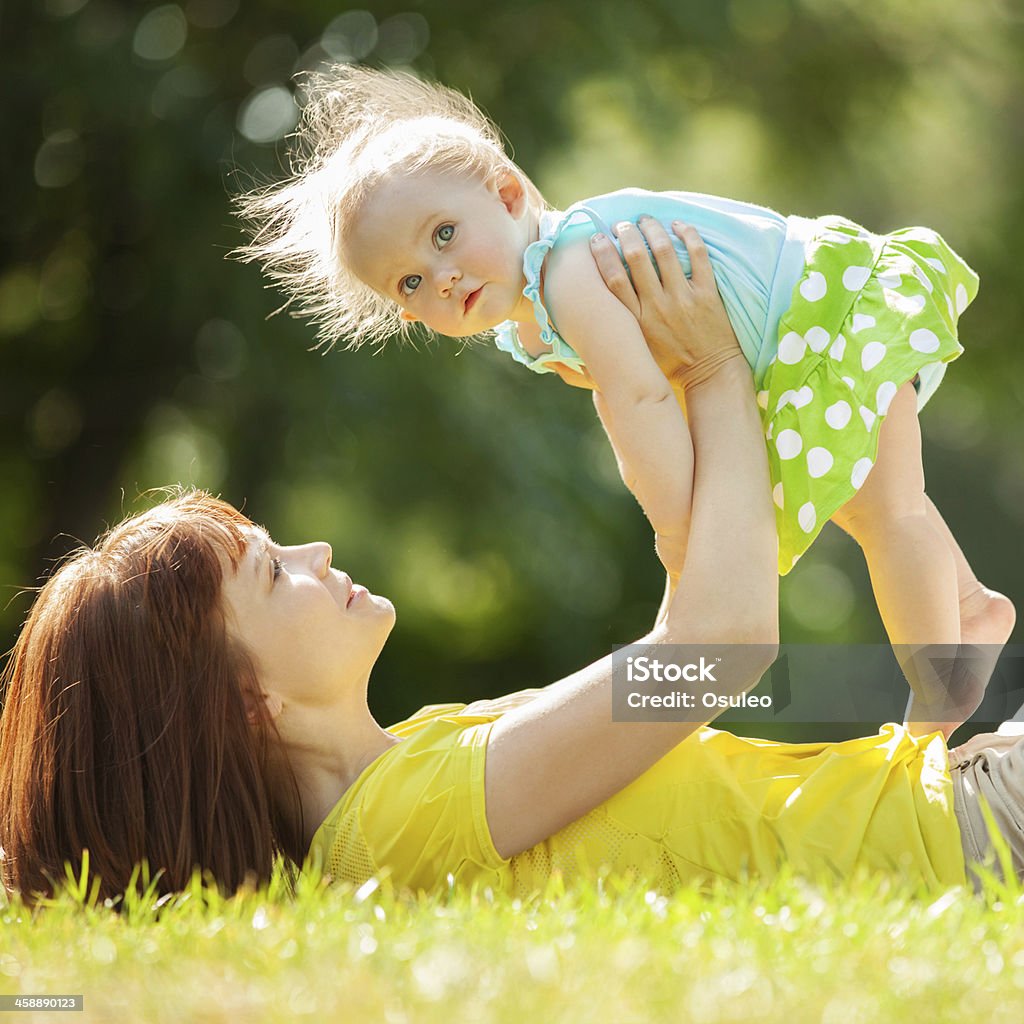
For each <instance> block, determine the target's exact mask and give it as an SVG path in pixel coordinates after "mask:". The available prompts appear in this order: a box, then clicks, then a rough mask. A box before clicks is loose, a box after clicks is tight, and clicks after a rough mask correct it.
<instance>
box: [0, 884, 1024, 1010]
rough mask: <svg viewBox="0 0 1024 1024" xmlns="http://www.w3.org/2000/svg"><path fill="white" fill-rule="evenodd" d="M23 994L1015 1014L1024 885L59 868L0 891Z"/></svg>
mask: <svg viewBox="0 0 1024 1024" xmlns="http://www.w3.org/2000/svg"><path fill="white" fill-rule="evenodd" d="M19 992H21V993H38V994H59V993H64V994H73V993H82V994H84V997H85V1011H84V1013H82V1014H81V1015H80V1016H79V1015H78V1014H74V1015H72V1016H71V1017H70V1018H69V1016H68V1015H67V1014H66V1013H64V1014H60V1015H58V1014H56V1013H49V1014H48V1013H41V1012H39V1013H33V1014H32V1015H31V1016H29V1017H27V1018H25V1019H28V1020H32V1021H42V1020H49V1019H55V1020H60V1021H62V1022H64V1024H67V1022H68V1021H69V1020H70V1021H71V1022H74V1021H75V1020H78V1021H88V1022H92V1021H112V1022H114V1021H116V1022H133V1024H134V1022H163V1021H174V1022H178V1021H189V1022H193V1021H194V1022H203V1024H207V1022H209V1024H212V1022H220V1021H225V1022H227V1021H231V1022H250V1021H253V1022H255V1021H260V1022H263V1021H266V1022H282V1024H283V1022H289V1024H290V1022H293V1021H302V1020H311V1021H313V1020H316V1021H323V1020H331V1021H335V1020H337V1021H359V1022H363V1021H366V1022H378V1021H380V1022H384V1024H401V1022H405V1021H409V1022H416V1024H420V1022H423V1024H433V1022H437V1024H441V1022H444V1024H450V1022H457V1024H461V1022H510V1024H511V1022H516V1024H519V1022H521V1021H529V1022H537V1024H540V1022H544V1024H547V1022H552V1021H586V1022H592V1021H609V1022H615V1024H618V1022H633V1021H635V1022H643V1024H647V1022H656V1021H694V1022H697V1021H700V1022H705V1021H707V1022H719V1021H721V1022H725V1021H744V1022H746V1021H750V1020H756V1021H758V1022H759V1024H765V1022H775V1021H778V1022H785V1024H804V1022H811V1021H814V1022H818V1021H821V1022H824V1024H858V1022H865V1024H878V1022H886V1021H897V1020H899V1021H904V1020H908V1019H910V1020H912V1019H913V1018H908V1014H910V1013H914V1012H917V1013H918V1014H920V1015H921V1016H922V1019H924V1015H925V1014H927V1018H926V1019H927V1021H928V1022H929V1024H933V1022H941V1021H951V1022H952V1021H955V1022H957V1024H963V1022H964V1021H966V1020H975V1021H978V1020H982V1021H985V1022H986V1024H999V1022H1002V1021H1006V1022H1011V1021H1012V1022H1014V1024H1017V1022H1019V1021H1020V1019H1021V1008H1022V1006H1024V894H1022V891H1021V889H1020V887H1019V885H1017V884H1015V883H1011V884H1010V885H1002V884H1001V883H999V882H997V881H995V880H994V879H993V878H989V879H988V880H987V882H986V889H985V892H984V893H983V894H982V895H981V896H977V895H974V894H973V893H971V892H969V891H968V890H966V889H951V890H949V891H945V892H938V893H936V892H930V893H923V892H914V891H911V890H910V889H908V888H906V887H901V886H900V885H899V884H898V883H896V882H893V881H892V880H886V879H879V878H861V879H859V880H857V881H854V882H847V883H835V882H830V883H820V884H811V883H809V882H806V881H802V880H800V879H797V878H793V877H787V876H783V877H781V878H779V879H776V880H775V881H774V882H772V883H771V884H768V885H749V886H740V885H736V884H728V885H725V884H723V885H719V886H716V887H714V888H713V889H711V890H705V891H698V890H696V889H689V890H684V891H681V892H678V893H676V894H674V895H673V896H671V897H667V896H664V895H657V894H655V893H654V892H653V891H648V890H647V889H646V887H645V886H644V885H643V884H640V883H636V882H633V881H630V880H626V881H622V880H616V879H610V878H603V879H600V880H599V881H597V882H594V883H586V884H581V885H579V886H575V887H573V888H572V889H570V890H568V891H567V890H565V889H564V887H563V886H562V884H561V881H560V879H555V880H553V881H552V882H551V884H550V885H549V887H548V890H547V891H546V892H545V893H543V894H538V895H537V896H535V897H534V898H532V899H529V900H514V899H509V898H507V897H504V896H495V895H493V894H491V893H490V892H489V891H487V890H484V891H480V890H471V891H464V890H449V891H446V892H444V893H441V894H439V895H436V896H430V897H427V896H422V895H421V896H420V897H419V898H415V897H413V896H411V895H408V894H401V893H398V894H396V893H394V892H392V891H391V890H390V887H389V886H388V885H387V880H386V879H385V880H384V883H383V884H380V883H378V882H377V881H376V880H372V881H371V882H369V883H367V884H366V885H364V886H363V887H362V888H360V889H358V890H353V889H352V888H351V887H348V886H337V887H326V886H325V885H324V884H323V883H322V882H321V881H319V880H318V879H317V878H316V877H315V876H314V877H304V878H302V879H300V881H299V883H298V885H297V887H296V888H295V890H294V891H289V887H288V885H287V883H286V882H285V881H284V880H283V877H282V876H275V879H274V880H273V881H272V882H271V883H270V885H269V887H264V888H263V889H261V890H260V891H249V892H243V893H240V894H238V895H236V896H233V897H231V898H230V899H227V898H223V897H220V896H219V895H218V894H217V893H216V891H215V890H213V889H211V888H207V887H205V886H203V885H202V883H201V881H200V879H199V877H198V875H197V876H196V877H195V878H194V881H193V885H192V886H191V888H190V890H189V891H187V892H185V893H183V894H180V895H178V896H175V897H164V898H163V899H160V900H158V899H157V898H156V897H155V895H154V894H153V893H152V892H150V893H149V894H148V895H145V896H142V897H137V898H135V899H133V900H131V901H129V902H128V903H126V904H125V906H124V908H123V910H122V912H121V913H120V914H118V913H117V912H115V911H114V910H112V909H111V908H110V907H108V906H105V905H103V904H102V903H98V902H97V901H96V900H95V899H90V897H89V895H88V894H87V892H86V887H85V886H84V885H81V884H78V883H75V882H74V880H69V882H68V884H67V886H66V887H65V889H64V890H63V891H62V892H61V893H60V894H59V896H58V898H57V899H55V900H53V901H51V903H50V904H49V905H47V906H44V907H39V908H37V909H36V910H35V911H30V910H29V909H27V908H26V907H25V906H24V905H22V904H21V903H20V902H19V901H17V900H15V901H14V902H12V903H10V904H8V905H0V994H9V993H19ZM3 1016H4V1017H5V1018H6V1015H3ZM9 1019H17V1018H14V1017H13V1016H12V1017H11V1018H9Z"/></svg>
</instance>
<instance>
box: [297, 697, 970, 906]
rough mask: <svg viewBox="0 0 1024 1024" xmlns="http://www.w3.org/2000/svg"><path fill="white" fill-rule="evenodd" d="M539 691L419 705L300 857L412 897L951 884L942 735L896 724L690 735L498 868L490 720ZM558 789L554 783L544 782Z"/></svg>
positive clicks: (955, 861)
mask: <svg viewBox="0 0 1024 1024" xmlns="http://www.w3.org/2000/svg"><path fill="white" fill-rule="evenodd" d="M538 692H539V691H537V690H524V691H522V692H520V693H515V694H510V695H509V696H508V697H504V698H501V699H499V700H493V701H486V700H485V701H477V702H476V703H474V704H471V705H469V706H467V705H465V704H432V705H430V706H428V707H425V708H422V709H421V710H420V711H418V712H417V713H416V714H415V715H413V716H412V717H411V718H409V719H407V720H406V721H404V722H400V723H398V724H397V725H393V726H391V727H390V728H389V730H388V731H389V732H392V733H394V734H395V735H397V736H401V737H403V740H402V742H401V743H398V744H396V745H394V746H393V747H390V748H389V749H388V750H386V751H385V752H384V753H383V754H381V755H380V756H379V757H378V758H377V759H376V760H375V761H373V763H372V764H370V765H369V766H368V767H367V768H366V769H365V770H364V771H363V772H362V773H361V774H360V776H359V778H358V779H356V781H355V783H353V785H352V786H351V787H350V788H349V789H348V791H347V792H346V793H345V795H344V796H343V797H342V798H341V800H339V801H338V803H337V805H336V806H335V807H334V808H333V810H332V811H331V813H330V814H329V815H328V816H327V818H326V819H325V820H324V822H323V823H322V824H321V826H320V827H319V828H318V829H317V831H316V834H315V835H314V836H313V840H312V843H311V846H310V856H311V858H313V859H314V860H317V859H319V860H320V862H321V863H322V864H323V866H324V869H325V872H326V873H327V874H328V875H330V876H331V878H333V880H334V881H342V880H347V881H349V882H352V883H353V884H355V885H361V884H362V883H363V882H365V881H366V880H367V879H369V878H370V877H371V876H372V875H374V874H376V873H378V872H380V871H381V870H382V869H384V870H385V871H387V873H388V874H389V875H390V878H391V881H392V882H393V883H394V884H395V885H397V886H402V887H407V888H409V889H412V890H425V891H432V890H436V889H443V888H444V887H446V886H447V885H448V884H449V883H450V882H451V881H454V883H455V884H466V883H477V884H478V885H480V886H490V887H491V888H492V889H493V890H494V891H495V892H499V891H500V892H507V893H509V894H511V895H516V896H525V895H527V894H528V893H530V892H531V891H534V890H535V889H542V888H543V887H544V885H545V884H546V882H547V881H548V879H549V878H551V877H552V875H553V874H555V873H556V872H560V873H561V875H562V877H563V878H564V879H565V881H566V882H567V883H571V881H572V879H573V878H576V877H579V876H581V875H587V876H591V877H593V876H594V874H595V873H596V872H597V870H598V869H599V868H601V867H602V866H608V867H610V868H611V869H612V871H613V872H615V873H617V874H626V873H628V872H630V871H631V870H635V871H637V872H639V873H640V874H642V875H643V876H644V877H646V878H647V879H648V880H650V882H651V883H652V884H653V885H654V886H655V887H656V888H657V889H659V890H661V891H666V892H670V891H672V890H673V889H675V888H676V887H677V886H679V885H680V884H687V883H689V882H691V881H694V880H697V881H708V880H710V879H713V878H715V877H724V878H729V879H734V880H739V879H743V878H745V877H758V878H770V877H771V876H772V875H774V874H775V872H776V871H777V870H778V868H779V867H780V866H781V865H783V864H786V863H788V864H790V865H792V866H793V867H794V868H796V869H797V870H798V871H800V872H803V873H807V874H809V875H814V876H817V875H821V874H829V875H834V876H839V877H847V876H849V875H850V874H852V873H853V872H854V871H855V870H857V869H859V868H866V869H868V870H871V871H884V872H889V873H895V874H898V875H899V876H900V877H901V878H904V879H908V880H910V881H919V882H923V883H925V884H928V885H956V884H964V882H965V875H964V858H963V853H962V849H961V844H960V833H959V829H958V827H957V823H956V819H955V817H954V814H953V789H952V782H951V780H950V775H949V768H948V765H947V760H946V747H945V744H944V743H943V741H942V737H941V736H940V735H939V734H938V733H935V734H933V735H932V736H929V737H926V738H925V739H923V740H915V739H914V738H913V737H912V736H910V735H909V734H908V733H907V732H906V730H905V729H903V727H902V726H898V725H886V726H883V728H882V729H881V730H880V732H879V733H878V735H876V736H869V737H865V738H863V739H855V740H847V741H845V742H841V743H796V744H793V743H777V742H774V741H769V740H756V739H755V740H751V739H741V738H739V737H737V736H733V735H732V734H730V733H728V732H722V731H719V730H717V729H711V728H707V727H705V728H702V729H700V730H699V731H698V732H697V733H695V734H694V735H693V736H691V737H689V738H688V739H686V740H684V741H683V742H682V743H680V744H679V745H678V746H677V747H675V748H674V749H673V750H671V751H670V752H669V753H668V754H666V755H665V756H664V757H663V758H662V759H661V760H660V761H658V762H657V763H656V764H655V765H653V766H652V767H651V768H649V769H648V770H647V771H646V772H644V774H643V775H641V776H640V777H639V778H638V779H636V780H635V781H634V782H632V783H630V784H629V785H628V786H626V787H625V789H623V790H621V791H620V792H618V793H616V794H615V795H614V796H613V797H611V799H609V800H607V801H605V803H603V804H601V805H600V806H599V807H596V808H595V809H594V810H592V811H591V812H590V813H589V814H586V815H584V816H583V817H582V818H580V819H578V820H577V821H574V822H572V823H571V824H569V825H567V826H566V827H565V828H563V829H561V830H560V831H559V832H556V833H555V834H554V835H552V836H551V837H550V838H548V839H546V840H544V841H543V842H541V843H538V844H537V845H536V846H534V847H531V848H530V849H529V850H525V851H524V852H523V853H520V854H517V855H516V856H514V857H511V858H508V859H505V858H502V857H501V856H499V854H498V852H497V850H495V848H494V844H493V842H492V840H491V835H490V831H489V829H488V826H487V816H486V813H485V807H484V763H485V757H486V752H487V737H488V734H489V732H490V729H491V726H492V725H493V723H494V722H495V721H496V720H497V719H498V718H500V717H501V715H502V714H503V713H504V712H506V711H508V710H509V709H511V708H513V707H516V706H518V705H519V704H521V703H523V702H524V701H527V700H530V699H532V698H533V697H534V696H536V694H537V693H538ZM560 781H561V780H557V779H553V780H552V785H553V786H555V785H558V784H559V783H560Z"/></svg>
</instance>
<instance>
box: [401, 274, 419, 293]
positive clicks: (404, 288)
mask: <svg viewBox="0 0 1024 1024" xmlns="http://www.w3.org/2000/svg"><path fill="white" fill-rule="evenodd" d="M422 280H423V278H422V277H421V276H420V275H419V274H410V275H409V276H408V277H403V278H402V280H401V282H400V283H399V285H398V290H399V291H400V292H401V293H402V294H403V295H412V293H413V292H414V291H416V289H417V288H419V286H420V282H421V281H422Z"/></svg>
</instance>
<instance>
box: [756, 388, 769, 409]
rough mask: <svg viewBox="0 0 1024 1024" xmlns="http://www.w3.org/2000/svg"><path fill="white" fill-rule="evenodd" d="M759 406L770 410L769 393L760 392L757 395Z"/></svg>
mask: <svg viewBox="0 0 1024 1024" xmlns="http://www.w3.org/2000/svg"><path fill="white" fill-rule="evenodd" d="M757 404H758V405H759V406H760V407H761V408H762V409H767V408H768V392H767V391H758V393H757Z"/></svg>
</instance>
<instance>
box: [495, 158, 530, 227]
mask: <svg viewBox="0 0 1024 1024" xmlns="http://www.w3.org/2000/svg"><path fill="white" fill-rule="evenodd" d="M494 191H495V192H497V194H498V198H499V199H500V200H501V202H502V205H503V206H504V207H505V209H506V210H508V212H509V213H510V214H511V215H512V216H513V217H514V218H515V219H516V220H519V218H520V217H521V216H522V215H523V214H524V213H525V212H526V206H527V200H526V188H525V186H524V185H523V181H522V179H521V178H520V177H519V175H518V174H516V173H515V171H511V170H508V169H503V170H500V171H498V173H497V175H495V178H494Z"/></svg>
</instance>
